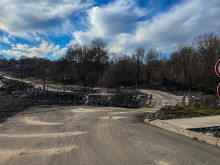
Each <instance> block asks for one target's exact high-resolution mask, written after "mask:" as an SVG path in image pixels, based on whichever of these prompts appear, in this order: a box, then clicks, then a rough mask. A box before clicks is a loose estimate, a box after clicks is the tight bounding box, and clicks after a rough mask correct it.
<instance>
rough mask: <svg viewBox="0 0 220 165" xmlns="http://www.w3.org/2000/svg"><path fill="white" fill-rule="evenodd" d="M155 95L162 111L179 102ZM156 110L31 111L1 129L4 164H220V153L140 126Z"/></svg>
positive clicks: (0, 159) (0, 150) (0, 152)
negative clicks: (150, 112) (143, 119)
mask: <svg viewBox="0 0 220 165" xmlns="http://www.w3.org/2000/svg"><path fill="white" fill-rule="evenodd" d="M148 92H149V91H148ZM150 92H152V93H153V92H154V95H155V99H157V100H158V101H157V105H156V106H157V107H160V106H162V105H163V104H164V102H163V101H164V100H167V101H170V103H171V104H174V102H175V99H174V98H175V97H174V96H169V95H167V94H166V93H163V92H159V91H150ZM156 94H157V95H156ZM171 97H172V98H171ZM155 110H156V108H151V109H147V108H145V109H126V108H113V107H89V106H88V107H75V106H70V107H68V106H66V107H62V106H53V107H31V108H29V109H27V110H26V111H24V112H21V113H19V114H17V115H15V116H13V117H11V118H9V119H8V120H7V121H6V122H5V123H3V124H1V126H0V164H1V165H4V164H8V165H13V164H14V165H41V164H45V165H47V164H49V165H69V164H71V165H72V164H73V165H74V164H77V165H78V164H82V165H84V164H85V165H99V164H100V165H105V164H109V165H120V164H122V165H136V164H140V165H143V164H156V165H169V164H173V165H178V164H186V165H189V164H190V165H193V164H198V165H203V164H210V165H215V164H216V165H219V164H220V149H219V148H217V147H215V146H212V145H209V144H206V143H202V142H199V141H196V140H193V139H190V138H187V137H184V136H181V135H177V134H174V133H172V132H169V131H166V130H163V129H160V128H156V127H153V126H151V125H147V124H144V123H142V122H141V121H140V118H141V116H142V115H143V113H144V112H146V111H155Z"/></svg>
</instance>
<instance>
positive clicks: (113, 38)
mask: <svg viewBox="0 0 220 165" xmlns="http://www.w3.org/2000/svg"><path fill="white" fill-rule="evenodd" d="M147 14H148V12H147V11H146V10H144V9H142V8H139V7H138V6H137V5H136V3H135V0H129V1H123V0H118V1H115V2H113V3H110V4H108V5H105V6H102V7H93V8H91V9H90V10H88V18H87V19H88V22H89V23H90V28H88V30H87V31H75V32H74V33H73V36H74V37H75V40H74V41H75V42H79V43H83V42H87V41H89V40H91V39H92V38H94V37H102V38H103V39H106V40H109V42H110V50H112V51H117V52H123V51H125V52H129V51H130V50H131V49H134V48H135V47H137V46H145V47H147V48H157V49H159V50H160V51H163V52H170V51H172V49H173V48H174V45H176V44H177V43H179V42H181V41H184V40H186V41H187V40H192V39H193V37H195V36H196V35H200V34H204V33H210V32H215V33H220V17H219V16H220V1H219V0H212V1H207V0H185V1H182V2H181V3H179V4H177V5H175V6H173V7H172V8H171V9H170V10H169V11H166V12H164V13H159V14H157V15H155V16H153V17H152V18H148V19H145V20H142V19H140V18H143V16H147ZM140 20H141V21H140Z"/></svg>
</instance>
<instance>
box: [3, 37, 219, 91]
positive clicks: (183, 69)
mask: <svg viewBox="0 0 220 165" xmlns="http://www.w3.org/2000/svg"><path fill="white" fill-rule="evenodd" d="M218 59H220V36H219V35H217V34H214V33H209V34H204V35H200V36H197V37H195V38H194V40H193V41H191V42H181V43H179V44H178V45H177V46H176V47H175V50H174V51H173V52H172V53H171V54H170V56H166V55H164V54H162V53H161V52H160V51H158V50H156V49H154V48H149V49H146V48H144V47H138V48H136V49H135V50H134V51H133V53H132V54H129V55H128V54H125V53H124V54H118V53H110V51H109V50H108V44H107V43H106V42H104V41H103V40H102V39H94V40H92V41H91V42H90V43H89V44H83V45H78V44H74V45H69V46H68V48H67V51H66V53H65V54H64V55H63V56H62V57H61V58H60V59H59V60H56V61H50V60H45V59H44V60H33V59H29V58H22V59H19V60H15V59H11V60H8V64H7V65H6V66H7V67H2V62H0V67H1V68H4V69H5V68H6V70H7V69H9V68H11V65H12V64H14V63H16V65H18V67H17V69H16V73H17V76H23V77H37V78H41V79H43V78H45V77H46V78H48V79H49V80H51V81H53V82H57V83H65V84H74V85H76V84H77V85H83V86H90V87H94V86H102V87H110V88H112V87H118V86H135V87H138V86H140V85H143V84H144V85H146V86H151V85H152V84H158V85H160V86H161V85H163V86H166V87H168V86H173V87H178V88H180V89H193V90H202V91H205V92H209V93H214V92H215V91H216V86H217V84H218V83H219V82H220V81H219V78H218V77H217V75H216V74H215V70H214V66H215V63H216V62H217V60H218ZM11 63H12V64H11ZM3 64H5V63H3ZM9 64H10V65H9ZM9 66H10V67H9ZM12 68H13V67H12Z"/></svg>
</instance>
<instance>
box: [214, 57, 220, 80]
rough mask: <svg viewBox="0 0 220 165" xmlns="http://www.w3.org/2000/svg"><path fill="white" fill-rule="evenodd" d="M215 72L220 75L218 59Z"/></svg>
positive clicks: (219, 61)
mask: <svg viewBox="0 0 220 165" xmlns="http://www.w3.org/2000/svg"><path fill="white" fill-rule="evenodd" d="M215 72H216V74H217V75H218V76H219V77H220V60H218V61H217V62H216V64H215Z"/></svg>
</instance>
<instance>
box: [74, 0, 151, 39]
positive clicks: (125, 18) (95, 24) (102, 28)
mask: <svg viewBox="0 0 220 165" xmlns="http://www.w3.org/2000/svg"><path fill="white" fill-rule="evenodd" d="M146 14H147V10H145V9H143V8H140V7H138V6H137V4H136V3H135V1H134V0H127V1H124V0H117V1H114V2H112V3H110V4H108V5H105V6H103V7H98V6H96V7H93V8H91V9H90V10H88V18H87V20H88V22H89V24H90V28H89V30H88V31H86V32H83V31H76V32H74V33H73V36H74V38H75V40H76V41H77V42H79V43H82V42H85V41H88V40H91V39H93V38H94V37H102V38H106V39H112V38H114V37H115V36H117V35H119V34H120V33H125V32H128V33H130V32H132V31H133V30H134V29H135V27H136V25H137V22H138V19H139V18H140V17H142V16H144V15H146Z"/></svg>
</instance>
